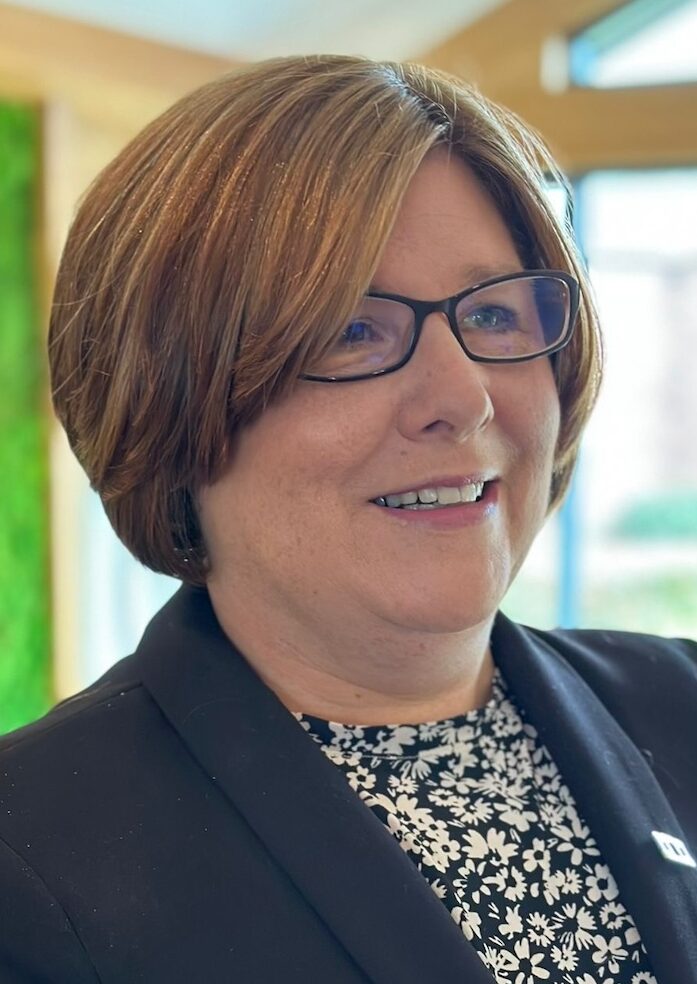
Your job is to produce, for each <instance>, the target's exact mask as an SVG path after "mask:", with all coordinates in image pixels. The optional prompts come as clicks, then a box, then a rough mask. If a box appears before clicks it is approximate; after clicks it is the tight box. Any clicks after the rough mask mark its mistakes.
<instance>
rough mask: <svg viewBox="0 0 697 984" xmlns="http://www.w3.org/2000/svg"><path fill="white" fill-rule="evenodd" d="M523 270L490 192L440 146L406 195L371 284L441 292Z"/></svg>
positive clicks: (382, 288) (412, 291)
mask: <svg viewBox="0 0 697 984" xmlns="http://www.w3.org/2000/svg"><path fill="white" fill-rule="evenodd" d="M519 269H521V262H520V258H519V256H518V253H517V251H516V248H515V245H514V242H513V237H512V236H511V233H510V232H509V230H508V228H507V226H506V223H505V222H504V220H503V218H502V216H501V214H500V213H499V211H498V209H497V208H496V205H495V204H494V201H493V199H492V198H491V196H490V194H489V193H488V192H487V190H486V189H485V188H484V186H483V185H482V184H481V182H480V181H479V179H478V178H477V177H476V175H475V173H474V171H473V170H472V168H470V167H469V166H468V165H467V164H465V163H464V162H463V161H462V160H461V159H460V158H458V157H456V156H454V155H453V154H449V153H448V151H447V150H446V149H444V148H437V149H435V150H433V151H431V152H430V153H429V154H428V155H427V156H426V158H425V159H424V161H423V162H422V163H421V165H420V167H419V168H418V170H417V172H416V174H415V175H414V177H413V179H412V181H411V183H410V184H409V186H408V188H407V190H406V192H405V195H404V198H403V200H402V205H401V207H400V210H399V212H398V214H397V218H396V220H395V224H394V226H393V229H392V233H391V235H390V238H389V240H388V242H387V244H386V246H385V249H384V251H383V253H382V256H381V258H380V262H379V264H378V266H377V269H376V271H375V276H374V278H373V281H372V283H371V289H372V290H376V291H385V292H390V291H393V292H395V293H405V294H412V295H413V296H417V297H424V298H427V297H431V296H432V297H442V296H445V295H446V294H452V293H456V292H457V291H458V290H462V289H463V288H464V287H467V286H470V285H471V284H473V283H477V282H478V281H480V280H486V279H487V278H489V277H495V276H499V275H500V274H504V273H511V272H514V271H515V270H519Z"/></svg>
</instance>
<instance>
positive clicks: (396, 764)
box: [296, 671, 657, 984]
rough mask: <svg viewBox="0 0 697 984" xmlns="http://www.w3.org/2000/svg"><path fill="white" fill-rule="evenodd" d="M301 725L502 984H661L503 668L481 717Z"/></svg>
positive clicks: (303, 720) (305, 719)
mask: <svg viewBox="0 0 697 984" xmlns="http://www.w3.org/2000/svg"><path fill="white" fill-rule="evenodd" d="M296 718H297V719H298V720H299V722H300V724H301V725H302V727H304V728H305V730H306V731H308V732H309V733H310V735H311V736H312V738H313V739H314V740H315V741H316V742H318V744H319V745H320V746H321V748H322V751H323V752H324V753H325V755H326V756H327V757H328V758H329V759H330V760H331V761H332V762H333V763H334V764H335V765H336V766H337V767H338V768H340V769H341V770H342V771H343V772H344V773H345V775H346V778H347V780H348V782H349V783H350V785H351V787H352V788H353V789H354V790H355V792H356V793H357V794H358V796H360V798H361V799H362V800H363V802H364V803H365V804H366V806H368V807H369V808H370V809H371V810H373V812H374V813H375V814H376V815H377V816H378V817H379V818H380V820H381V821H382V822H383V823H384V824H385V826H386V827H387V829H388V830H389V831H390V833H392V834H393V835H394V836H395V837H396V838H397V840H398V841H399V843H400V845H401V846H402V848H403V849H404V851H405V852H406V853H407V854H408V855H409V857H410V858H411V859H412V860H413V862H414V863H415V864H416V866H417V868H418V869H419V871H421V873H422V874H423V876H424V878H426V879H427V881H428V882H429V884H430V885H431V888H432V889H433V891H434V892H435V893H436V895H437V896H438V897H439V898H440V899H442V901H443V903H444V904H445V905H446V906H447V907H448V909H449V910H450V914H451V916H452V918H453V919H454V920H455V922H456V923H457V924H458V926H460V928H461V929H462V932H463V933H464V935H465V937H466V938H467V939H468V940H469V941H470V942H471V943H472V945H473V946H474V948H475V949H476V951H477V953H478V954H479V956H480V958H481V959H482V961H483V962H484V963H485V964H486V966H487V967H488V968H489V970H490V971H491V973H492V975H493V978H494V980H495V981H496V982H497V984H540V982H542V981H548V982H550V984H598V982H600V984H657V982H656V979H655V977H654V975H653V974H652V972H651V967H650V964H649V961H648V957H647V955H646V951H645V950H644V947H643V946H642V943H641V939H640V937H639V933H638V931H637V928H636V926H635V924H634V921H633V920H632V917H631V915H630V914H629V913H628V912H627V910H626V909H625V907H624V904H623V902H622V897H621V895H620V892H619V889H618V887H617V884H616V882H615V880H614V878H613V876H612V873H611V871H610V870H609V868H608V866H607V864H606V863H605V861H604V859H603V857H602V856H601V854H600V851H599V849H598V846H597V844H596V842H595V840H594V839H593V836H592V835H591V833H590V831H589V829H588V827H587V826H586V824H585V822H584V820H583V818H582V817H581V816H579V813H578V810H577V809H576V805H575V803H574V800H573V798H572V796H571V793H570V792H569V790H568V788H567V787H566V785H565V784H564V781H563V779H562V777H561V776H560V774H559V771H558V770H557V767H556V765H555V764H554V762H553V761H552V758H551V756H550V754H549V752H548V751H547V749H546V748H545V747H544V745H542V744H541V742H540V740H539V738H538V736H537V732H536V731H535V729H534V728H533V727H532V726H531V725H530V724H529V723H526V722H525V721H524V720H523V718H522V716H521V713H520V712H519V710H518V709H517V707H516V706H515V704H514V702H513V700H512V698H511V696H510V695H509V694H508V693H507V691H506V686H505V683H504V681H503V678H502V677H501V675H500V673H499V672H498V671H497V672H496V674H495V677H494V683H493V691H492V698H491V700H490V701H489V702H488V703H487V704H486V705H485V706H484V707H483V708H480V709H478V710H474V711H470V712H469V713H467V714H463V715H460V716H458V717H456V718H453V719H451V720H447V721H437V722H434V723H428V724H415V725H385V726H376V727H373V726H371V727H367V726H360V725H344V724H336V723H333V722H331V721H323V720H320V719H319V718H315V717H310V716H308V715H304V714H296Z"/></svg>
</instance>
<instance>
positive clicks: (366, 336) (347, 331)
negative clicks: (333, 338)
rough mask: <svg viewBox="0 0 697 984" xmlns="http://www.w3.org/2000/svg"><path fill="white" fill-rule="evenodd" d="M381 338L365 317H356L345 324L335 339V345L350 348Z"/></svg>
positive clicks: (377, 330) (377, 340) (375, 327)
mask: <svg viewBox="0 0 697 984" xmlns="http://www.w3.org/2000/svg"><path fill="white" fill-rule="evenodd" d="M381 339H382V335H381V332H380V331H379V329H378V327H377V326H376V325H375V324H373V323H372V322H371V321H369V320H367V319H366V318H357V319H356V320H354V321H351V322H350V323H349V324H348V325H346V327H345V328H344V330H343V331H342V332H341V335H340V336H339V338H338V340H337V345H338V347H340V348H343V349H352V348H358V347H359V346H361V345H369V344H371V343H375V342H380V341H381Z"/></svg>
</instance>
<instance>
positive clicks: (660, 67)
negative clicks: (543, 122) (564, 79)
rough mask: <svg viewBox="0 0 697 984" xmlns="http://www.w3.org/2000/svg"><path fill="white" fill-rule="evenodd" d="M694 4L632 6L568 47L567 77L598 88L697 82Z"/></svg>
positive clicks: (678, 0)
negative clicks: (569, 54)
mask: <svg viewBox="0 0 697 984" xmlns="http://www.w3.org/2000/svg"><path fill="white" fill-rule="evenodd" d="M696 38H697V0H662V2H660V3H659V2H657V0H635V2H634V3H629V4H626V5H625V6H622V7H620V8H619V10H617V11H614V12H613V13H612V14H610V15H609V16H607V17H605V18H603V19H602V20H601V21H598V22H597V23H596V24H594V25H593V26H592V27H590V28H588V29H587V30H586V31H584V32H583V33H581V34H580V35H578V37H576V38H575V39H574V40H573V41H572V42H571V75H572V78H573V81H574V82H576V83H577V84H579V85H588V86H596V87H599V88H604V87H612V86H631V85H651V84H661V83H667V82H687V81H690V80H694V79H697V58H695V39H696Z"/></svg>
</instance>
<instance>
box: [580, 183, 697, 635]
mask: <svg viewBox="0 0 697 984" xmlns="http://www.w3.org/2000/svg"><path fill="white" fill-rule="evenodd" d="M576 208H577V214H578V217H579V220H580V227H581V234H582V240H583V245H584V248H585V251H586V253H587V256H588V260H589V265H590V272H591V277H592V280H593V283H594V285H595V289H596V293H597V297H598V302H599V306H600V312H601V319H602V324H603V328H604V334H605V339H606V348H607V374H606V381H605V386H604V388H603V392H602V394H601V397H600V401H599V404H598V407H597V410H596V414H595V416H594V418H593V419H592V421H591V424H590V426H589V428H588V432H587V435H586V440H585V442H584V456H583V467H582V470H581V474H580V501H581V510H582V522H583V543H584V553H583V589H582V594H581V611H582V621H583V622H584V624H586V625H604V626H606V627H621V628H632V629H636V630H641V631H643V630H645V631H653V632H665V633H671V634H683V635H690V636H697V441H696V440H695V438H696V434H697V385H695V380H697V249H695V245H694V229H695V228H697V170H685V171H672V172H671V171H663V172H661V171H653V172H641V173H637V172H634V173H627V172H624V173H623V172H599V173H595V174H593V175H591V176H590V177H588V178H586V179H585V181H584V182H583V184H582V185H581V188H580V194H579V197H578V199H577V203H576Z"/></svg>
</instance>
